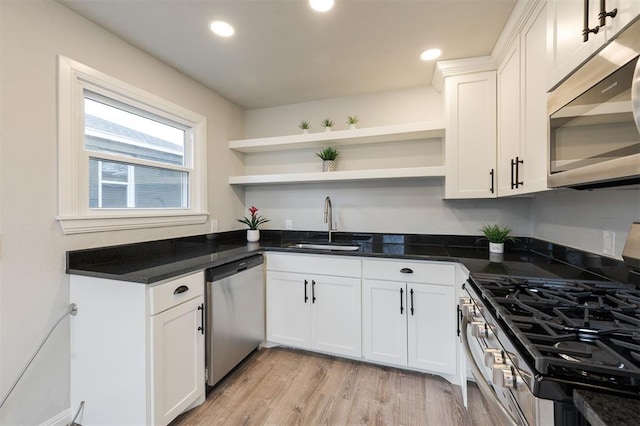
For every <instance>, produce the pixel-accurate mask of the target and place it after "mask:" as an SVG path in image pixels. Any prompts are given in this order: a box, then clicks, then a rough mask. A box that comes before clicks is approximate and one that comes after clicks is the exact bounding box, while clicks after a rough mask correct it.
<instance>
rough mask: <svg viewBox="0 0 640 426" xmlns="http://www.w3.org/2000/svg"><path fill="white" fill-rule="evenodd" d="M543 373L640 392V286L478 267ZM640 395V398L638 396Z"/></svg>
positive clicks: (525, 353) (510, 330) (503, 322)
mask: <svg viewBox="0 0 640 426" xmlns="http://www.w3.org/2000/svg"><path fill="white" fill-rule="evenodd" d="M471 285H475V286H476V287H477V290H478V291H479V293H480V297H481V298H482V299H483V300H485V301H486V305H487V307H488V308H489V309H490V310H491V311H492V312H493V313H494V316H495V317H496V319H497V320H498V322H499V323H500V326H501V327H502V328H503V330H504V331H505V332H506V333H507V334H508V335H509V338H510V339H511V340H512V342H513V343H514V345H515V346H516V347H517V350H518V353H519V354H520V356H521V357H523V358H524V359H526V361H527V362H528V363H529V364H530V365H531V366H532V367H533V368H534V369H535V372H536V373H537V374H536V375H537V376H538V377H539V379H538V380H536V381H535V382H534V386H533V389H532V391H533V393H534V395H536V396H539V397H543V398H550V397H551V395H545V394H544V391H545V387H544V386H542V385H541V382H542V381H543V380H546V381H549V380H556V381H558V382H561V383H564V384H565V385H567V387H570V386H577V387H590V388H598V389H603V390H609V391H612V392H616V393H620V394H627V395H629V396H634V397H640V290H638V289H636V288H635V287H632V286H626V285H623V284H620V283H615V282H597V281H564V280H549V279H544V280H541V279H536V278H524V277H495V276H486V275H480V274H478V275H474V276H473V284H471ZM639 403H640V402H639Z"/></svg>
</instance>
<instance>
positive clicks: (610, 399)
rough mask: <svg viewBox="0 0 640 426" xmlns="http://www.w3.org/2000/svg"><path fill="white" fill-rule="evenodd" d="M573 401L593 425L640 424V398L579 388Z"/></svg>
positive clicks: (617, 425)
mask: <svg viewBox="0 0 640 426" xmlns="http://www.w3.org/2000/svg"><path fill="white" fill-rule="evenodd" d="M573 402H574V404H575V405H576V408H578V411H580V413H582V415H583V416H584V418H585V419H587V421H588V422H589V424H590V425H591V426H629V425H640V400H639V399H633V398H623V397H620V396H615V395H609V394H606V393H600V392H591V391H587V390H583V389H579V390H574V391H573Z"/></svg>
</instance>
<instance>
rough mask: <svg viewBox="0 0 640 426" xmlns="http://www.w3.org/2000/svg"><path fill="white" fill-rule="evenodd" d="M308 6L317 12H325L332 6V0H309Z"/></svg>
mask: <svg viewBox="0 0 640 426" xmlns="http://www.w3.org/2000/svg"><path fill="white" fill-rule="evenodd" d="M309 6H311V9H313V10H315V11H317V12H326V11H328V10H330V9H331V8H332V7H333V0H309Z"/></svg>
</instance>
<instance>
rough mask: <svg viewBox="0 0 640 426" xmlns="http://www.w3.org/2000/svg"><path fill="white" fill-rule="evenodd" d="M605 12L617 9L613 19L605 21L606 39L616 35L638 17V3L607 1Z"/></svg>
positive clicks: (626, 0)
mask: <svg viewBox="0 0 640 426" xmlns="http://www.w3.org/2000/svg"><path fill="white" fill-rule="evenodd" d="M605 4H606V12H611V11H612V10H613V9H617V12H616V16H615V18H607V19H606V20H605V25H604V29H605V31H606V37H607V39H611V38H612V37H615V36H616V35H618V33H619V32H620V31H622V30H623V29H624V28H625V27H626V26H627V25H628V24H629V23H630V22H631V21H633V20H634V19H635V18H636V17H637V16H638V15H640V1H638V0H607V1H606V2H605Z"/></svg>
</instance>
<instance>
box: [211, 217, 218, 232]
mask: <svg viewBox="0 0 640 426" xmlns="http://www.w3.org/2000/svg"><path fill="white" fill-rule="evenodd" d="M211 232H218V219H211Z"/></svg>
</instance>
